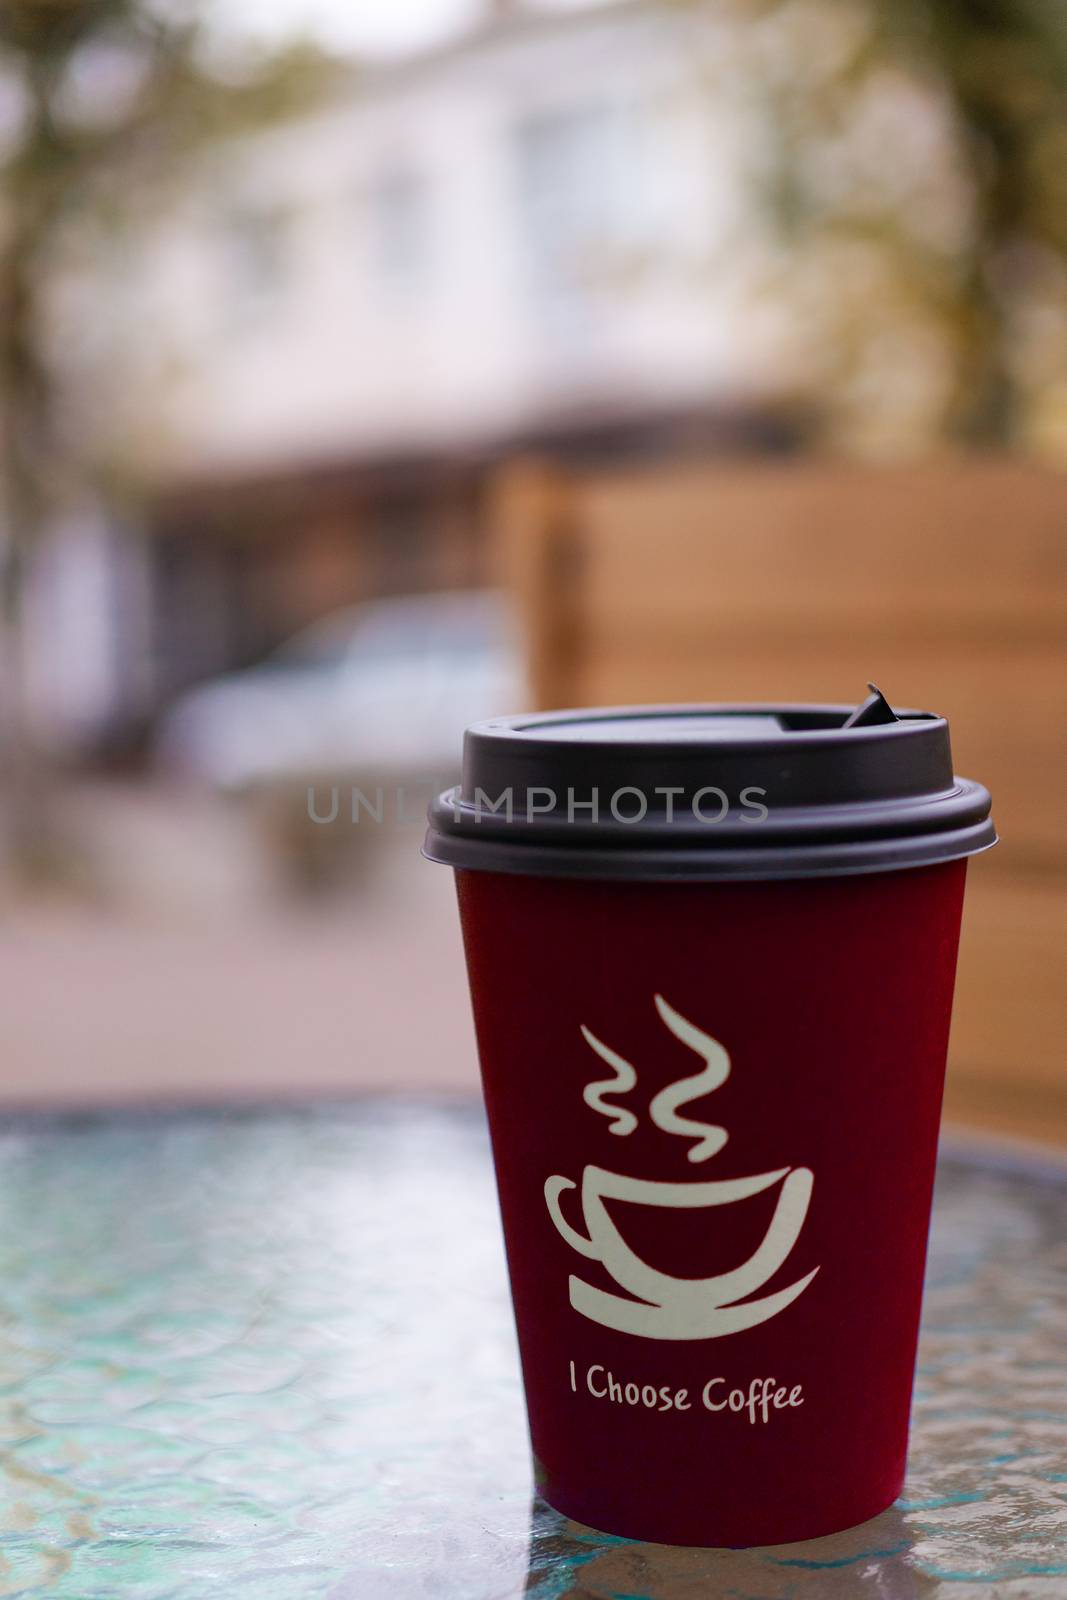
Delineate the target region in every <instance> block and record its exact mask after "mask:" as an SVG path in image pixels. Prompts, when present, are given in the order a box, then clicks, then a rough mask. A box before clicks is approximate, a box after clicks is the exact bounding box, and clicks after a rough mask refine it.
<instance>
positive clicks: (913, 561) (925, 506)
mask: <svg viewBox="0 0 1067 1600" xmlns="http://www.w3.org/2000/svg"><path fill="white" fill-rule="evenodd" d="M575 496H576V516H577V520H578V523H579V524H580V526H581V528H582V540H583V561H584V567H585V571H584V580H585V594H586V604H587V607H588V611H587V615H588V617H589V619H590V620H591V621H593V622H594V623H595V622H596V621H597V620H598V619H610V621H611V623H612V624H613V625H614V626H616V627H618V626H624V625H629V624H641V625H646V626H647V625H648V624H649V623H653V622H656V621H659V622H661V623H663V624H665V625H668V626H670V627H671V628H672V629H673V630H675V631H676V632H677V633H679V634H685V633H687V632H688V633H695V634H696V635H697V636H698V637H699V636H701V635H703V636H706V635H707V633H708V632H709V631H710V630H712V629H718V630H722V631H723V632H724V633H726V634H728V635H730V636H731V637H732V636H734V635H736V634H738V633H741V632H744V631H746V630H747V629H748V628H750V627H751V626H753V625H756V626H759V627H761V628H762V629H764V630H765V631H766V630H767V629H770V628H773V629H774V630H775V631H776V632H778V633H780V634H782V635H783V636H787V637H790V638H794V639H795V638H797V637H803V636H806V635H808V634H809V633H810V632H811V630H812V629H813V628H818V630H819V631H820V633H821V634H823V635H825V634H826V633H827V632H834V631H836V632H840V633H843V634H845V635H847V634H848V633H850V632H852V631H853V630H854V629H855V628H856V627H858V626H861V627H863V628H865V629H866V628H867V627H875V628H881V629H883V630H884V631H887V632H890V633H896V634H897V635H898V636H902V635H906V636H920V637H921V636H923V635H926V636H929V637H934V638H945V637H949V636H956V635H963V636H968V637H981V636H982V634H983V632H984V630H985V629H987V628H988V626H990V625H991V624H994V625H995V626H996V627H997V628H998V630H999V631H1000V632H1001V633H1002V634H1007V633H1011V634H1014V635H1015V636H1023V637H1032V635H1033V632H1034V630H1035V629H1038V630H1046V631H1051V630H1055V629H1057V628H1062V627H1063V626H1064V624H1065V622H1067V477H1064V476H1063V475H1061V474H1059V473H1055V472H1052V471H1046V470H1043V469H1040V468H1037V467H1028V466H1022V465H1018V464H1015V463H1011V462H997V461H975V462H971V461H966V462H958V461H954V462H951V463H945V464H938V465H933V466H930V467H924V468H915V469H885V470H878V469H865V468H862V467H851V466H844V465H841V464H836V463H812V464H808V463H803V464H797V463H783V464H775V465H772V466H760V467H752V466H737V467H722V468H712V467H707V466H688V467H683V466H672V467H671V468H670V469H669V470H664V469H662V468H660V469H657V470H653V471H643V472H631V473H616V474H612V475H601V476H596V477H588V478H585V479H583V480H580V481H579V482H578V483H577V485H576V487H575Z"/></svg>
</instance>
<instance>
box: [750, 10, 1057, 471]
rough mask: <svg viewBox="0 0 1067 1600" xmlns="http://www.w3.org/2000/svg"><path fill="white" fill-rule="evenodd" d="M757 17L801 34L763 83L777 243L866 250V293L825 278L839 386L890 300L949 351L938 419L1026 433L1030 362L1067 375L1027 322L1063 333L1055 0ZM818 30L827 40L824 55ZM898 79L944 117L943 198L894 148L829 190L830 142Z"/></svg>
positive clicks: (793, 250) (860, 254) (796, 251)
mask: <svg viewBox="0 0 1067 1600" xmlns="http://www.w3.org/2000/svg"><path fill="white" fill-rule="evenodd" d="M805 14H806V15H807V16H808V18H809V19H810V22H811V24H812V25H813V26H814V24H815V21H816V19H818V22H819V24H820V27H821V30H822V31H821V32H820V34H819V38H818V39H817V40H815V41H814V42H813V50H812V53H811V56H810V58H808V57H806V55H805V53H804V51H803V49H802V47H801V48H798V42H799V41H802V38H803V19H804V16H805ZM749 17H750V19H754V20H755V22H756V25H757V26H761V25H762V26H769V27H771V28H775V27H783V26H784V27H786V28H789V27H790V26H792V28H793V33H792V35H791V37H792V40H793V60H792V62H791V63H790V65H789V68H788V70H786V71H784V72H780V73H779V74H777V75H776V74H775V73H773V72H772V73H771V74H770V78H769V83H768V110H769V119H770V122H771V125H772V127H773V129H774V134H775V144H774V159H773V161H772V162H771V164H770V171H769V174H768V181H767V183H766V186H765V191H764V192H765V196H766V199H767V203H768V212H769V214H770V215H771V216H772V217H773V218H774V219H775V222H776V225H777V229H778V234H779V238H780V240H781V242H782V245H783V248H784V249H785V251H786V252H787V253H789V254H791V255H792V256H793V257H794V258H796V257H799V258H803V256H804V254H805V252H815V251H820V250H821V251H823V252H826V255H827V259H831V260H837V261H856V260H861V259H862V260H865V261H866V262H867V264H868V265H869V267H870V270H871V272H872V277H873V280H874V281H876V282H877V283H878V285H879V287H878V289H877V292H876V293H874V294H873V295H872V296H871V297H869V298H868V300H867V302H866V304H864V303H863V300H862V298H861V297H858V296H851V297H850V295H849V294H848V293H847V292H844V291H847V289H848V284H847V283H843V282H842V281H841V280H840V279H838V280H837V281H834V278H833V276H831V277H830V278H829V279H828V281H827V283H826V301H825V304H824V305H823V307H822V311H823V314H824V317H825V329H826V336H827V338H828V339H830V340H831V341H833V342H835V344H836V348H837V351H838V356H839V363H838V366H839V371H838V376H839V377H841V379H842V381H843V382H844V383H846V384H847V382H848V379H849V374H850V373H852V372H854V370H855V368H856V364H857V362H860V361H861V360H862V352H863V349H864V348H865V347H866V346H868V345H869V341H870V339H871V338H872V337H873V336H874V335H875V334H876V332H877V330H878V328H879V326H880V325H884V323H883V318H884V317H885V315H886V314H887V313H888V314H889V315H890V316H891V315H892V310H893V306H894V304H895V305H896V307H897V309H898V310H899V311H900V312H901V314H902V315H910V316H911V317H912V318H913V321H914V322H915V323H916V325H917V324H918V323H921V324H922V325H923V327H924V328H926V329H927V330H929V331H930V332H931V333H933V334H934V335H936V337H938V338H939V339H940V340H941V341H942V342H943V344H944V345H945V347H946V348H947V350H948V352H949V357H950V360H951V363H952V367H953V373H954V382H953V384H952V386H951V392H950V393H949V395H948V397H947V400H946V404H945V407H944V412H943V415H942V416H941V418H940V419H939V426H940V427H941V429H942V430H943V431H944V432H945V433H947V434H948V435H950V436H956V437H960V438H963V439H965V440H967V441H970V442H975V443H998V444H1003V443H1007V442H1012V441H1013V440H1019V439H1022V438H1024V437H1025V434H1026V431H1027V410H1028V407H1030V405H1031V401H1032V399H1033V384H1034V382H1035V381H1036V378H1035V371H1036V369H1038V368H1040V374H1039V376H1040V378H1041V381H1042V382H1044V383H1045V385H1046V387H1047V386H1048V385H1049V384H1050V383H1052V382H1055V383H1056V384H1062V378H1061V377H1060V376H1057V375H1056V374H1053V373H1052V372H1051V371H1050V368H1051V365H1052V363H1050V361H1049V360H1048V359H1042V357H1041V353H1040V352H1039V351H1036V350H1034V349H1031V348H1030V345H1031V344H1032V343H1033V339H1032V337H1031V333H1030V332H1028V329H1030V327H1031V324H1035V325H1036V324H1037V323H1040V324H1041V326H1042V328H1043V329H1044V330H1045V333H1046V336H1047V337H1049V338H1052V337H1054V338H1055V340H1056V341H1058V342H1060V343H1062V342H1064V333H1063V327H1064V322H1065V319H1067V290H1065V282H1067V7H1065V6H1064V5H1063V0H826V3H825V4H818V3H811V4H809V3H807V0H753V4H752V6H751V8H750V9H749ZM827 37H830V38H831V39H832V40H833V41H834V46H833V48H831V49H830V50H828V51H825V50H824V49H823V48H821V46H824V45H825V40H826V38H827ZM827 56H828V57H829V59H826V57H827ZM890 77H891V78H892V79H893V80H894V81H895V82H896V84H897V85H898V86H899V87H900V89H901V90H903V89H905V88H907V87H908V86H911V87H913V88H915V89H917V90H918V91H919V92H920V93H921V94H922V95H923V96H924V97H925V99H926V102H927V104H928V105H929V106H930V107H931V108H932V109H933V110H934V112H935V113H936V114H937V116H938V117H939V118H940V121H941V124H942V126H943V129H944V133H945V144H946V146H947V149H948V157H947V163H948V165H950V166H951V167H952V168H953V169H954V170H953V173H952V192H951V193H949V192H948V190H947V189H946V191H945V193H944V194H943V195H942V196H941V197H940V198H939V197H938V196H937V194H936V193H935V192H934V190H933V187H932V184H933V178H932V176H931V178H930V179H929V181H928V182H927V180H925V179H924V178H923V175H922V174H919V176H918V178H915V179H913V180H912V183H911V186H910V187H909V186H908V185H907V184H903V185H898V186H897V187H896V189H894V179H895V178H896V177H898V176H899V174H900V171H901V165H900V152H899V151H898V150H897V149H895V148H894V147H893V145H892V143H889V144H887V146H886V148H885V149H884V151H883V152H882V153H881V161H880V170H878V171H875V172H874V173H873V175H872V174H868V179H867V181H866V182H864V183H856V184H855V185H852V186H849V185H848V184H845V185H841V186H839V187H838V188H837V189H836V190H834V191H833V192H828V190H827V186H826V184H825V183H824V181H823V179H824V175H825V167H826V153H827V149H828V148H829V147H830V145H831V144H832V143H834V141H838V142H840V143H843V142H847V140H848V137H849V134H850V130H851V129H852V128H853V127H854V126H855V125H856V123H857V121H858V119H859V118H860V116H861V115H862V112H863V108H864V105H865V104H866V103H868V102H869V99H870V96H871V93H872V92H873V91H874V90H876V88H877V86H878V85H879V84H880V83H881V84H884V83H885V82H886V81H887V79H888V78H890ZM954 205H955V206H957V207H962V215H961V217H960V219H959V221H958V222H957V223H956V225H955V227H954V228H953V227H948V228H942V229H939V228H938V227H937V226H936V221H937V218H936V212H937V210H938V208H939V207H940V212H941V216H942V218H945V217H947V216H948V215H949V214H950V213H951V210H952V207H953V206H954ZM931 213H933V214H934V215H933V218H932V224H933V225H930V224H931ZM835 251H836V254H835ZM849 252H851V254H849ZM864 253H865V254H864ZM879 296H883V297H884V304H883V303H880V301H879ZM1049 330H1052V332H1049ZM1028 341H1029V343H1028Z"/></svg>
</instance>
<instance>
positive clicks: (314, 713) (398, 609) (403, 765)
mask: <svg viewBox="0 0 1067 1600" xmlns="http://www.w3.org/2000/svg"><path fill="white" fill-rule="evenodd" d="M525 704H526V685H525V682H524V673H523V668H522V660H521V652H520V649H519V646H518V642H517V638H516V631H515V629H514V627H513V624H512V621H511V618H510V615H509V612H508V608H507V605H506V602H505V601H504V599H503V597H502V596H501V595H499V594H496V593H493V592H491V591H471V592H456V593H444V594H430V595H413V596H409V597H405V598H403V599H395V600H379V601H374V602H372V603H369V604H367V605H363V606H357V607H353V608H351V609H348V610H345V611H339V612H335V613H334V614H332V615H331V616H329V617H326V618H324V619H323V620H322V621H321V622H317V623H315V624H314V625H313V626H312V627H310V628H307V629H305V630H304V631H303V632H302V633H300V634H298V635H296V637H295V638H293V639H292V640H290V641H289V643H288V644H286V645H284V646H283V647H282V648H281V649H280V650H278V651H277V652H276V653H275V654H274V655H273V656H270V657H269V658H268V659H267V660H266V661H264V662H263V663H262V664H261V665H259V666H256V667H252V668H250V669H249V670H247V671H245V672H237V673H233V674H230V675H229V676H227V677H224V678H219V679H216V680H215V681H213V682H211V683H207V684H203V685H201V686H200V687H199V688H196V689H193V690H191V691H190V692H189V693H188V694H186V695H184V696H183V697H182V698H181V699H180V700H179V701H177V702H176V703H175V705H174V706H173V707H172V708H171V710H170V711H169V712H168V713H167V715H166V716H165V717H164V719H163V721H162V724H161V727H160V733H159V743H158V750H159V755H160V759H161V761H162V762H163V764H164V765H165V766H166V768H167V769H168V770H170V771H172V772H176V773H178V774H179V775H182V776H186V777H192V778H195V779H198V780H200V781H201V782H206V783H208V784H210V785H212V786H213V787H215V788H217V789H220V790H224V791H230V792H233V791H241V790H247V789H252V788H258V787H261V786H272V785H287V784H301V783H308V782H313V781H315V780H318V779H324V778H329V779H333V780H336V779H338V778H346V779H351V780H352V781H353V782H357V783H358V782H362V781H363V780H365V779H367V778H370V777H377V776H383V775H384V776H389V777H392V776H394V775H410V776H413V777H417V778H421V779H428V778H430V777H440V778H441V779H442V781H445V780H451V778H452V777H453V776H454V775H455V774H456V772H457V771H458V768H459V757H460V749H461V743H462V735H463V729H464V728H465V727H466V725H467V724H468V723H469V722H476V721H479V720H481V719H482V718H484V717H490V716H496V715H499V714H501V713H504V712H509V711H514V710H515V709H516V708H519V709H521V708H522V706H523V705H525Z"/></svg>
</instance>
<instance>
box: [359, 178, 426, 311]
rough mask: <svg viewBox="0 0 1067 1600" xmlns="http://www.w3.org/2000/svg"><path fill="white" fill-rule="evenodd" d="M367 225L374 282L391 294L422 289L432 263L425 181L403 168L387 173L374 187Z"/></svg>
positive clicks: (402, 293)
mask: <svg viewBox="0 0 1067 1600" xmlns="http://www.w3.org/2000/svg"><path fill="white" fill-rule="evenodd" d="M368 225H369V231H370V261H371V270H372V273H373V276H374V279H375V281H376V282H377V283H378V284H379V285H381V287H382V288H383V289H385V290H386V291H387V292H388V293H390V294H400V295H407V294H410V293H412V292H413V291H415V290H418V289H420V288H422V287H423V286H424V285H425V282H426V278H427V274H428V269H429V263H430V239H429V232H430V197H429V186H428V184H427V182H426V180H425V179H424V178H422V177H421V176H420V175H419V174H418V173H417V172H411V171H407V170H403V169H398V170H397V171H394V172H389V173H386V174H385V175H384V176H383V177H382V178H381V179H379V181H378V182H377V183H376V184H375V185H374V187H373V189H372V190H371V194H370V204H369V211H368Z"/></svg>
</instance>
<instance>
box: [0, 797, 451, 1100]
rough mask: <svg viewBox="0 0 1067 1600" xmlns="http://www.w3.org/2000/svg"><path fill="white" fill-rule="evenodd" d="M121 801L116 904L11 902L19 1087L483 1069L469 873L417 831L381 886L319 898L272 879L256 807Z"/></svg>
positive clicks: (234, 1086)
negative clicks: (455, 879) (294, 892)
mask: <svg viewBox="0 0 1067 1600" xmlns="http://www.w3.org/2000/svg"><path fill="white" fill-rule="evenodd" d="M100 798H101V797H99V796H95V797H93V799H94V802H99V801H100ZM91 810H92V806H91V805H90V806H89V807H88V808H87V811H86V817H87V824H86V825H87V830H88V832H89V834H90V835H92V834H93V826H94V824H93V821H92V819H91V818H90V817H89V812H91ZM103 810H104V813H105V814H106V819H107V825H106V826H100V825H99V824H100V819H99V817H97V818H96V825H97V836H96V837H95V839H94V847H95V848H96V849H97V853H98V856H99V858H100V859H99V861H98V865H99V866H100V868H101V873H102V876H103V879H104V881H105V884H107V886H108V892H107V893H106V895H105V897H104V899H103V901H102V903H100V904H97V905H92V904H85V903H79V902H78V901H76V900H71V901H69V902H55V903H47V902H46V903H40V904H29V905H19V906H14V907H12V906H8V907H7V908H5V909H4V910H3V911H0V972H2V973H3V987H2V994H3V1002H2V1005H0V1102H2V1103H4V1104H8V1105H10V1104H22V1105H55V1104H63V1103H68V1104H82V1105H85V1104H95V1103H100V1102H106V1101H124V1102H128V1101H159V1100H175V1099H177V1100H193V1101H201V1100H209V1099H216V1098H218V1099H223V1098H228V1099H232V1098H235V1097H247V1098H251V1099H255V1098H261V1097H274V1096H278V1095H295V1096H301V1097H305V1096H308V1095H311V1094H326V1095H332V1094H342V1095H345V1094H351V1093H355V1092H358V1091H361V1090H365V1089H389V1090H397V1089H412V1090H416V1089H417V1090H427V1089H430V1090H445V1091H450V1090H464V1091H465V1090H469V1089H473V1088H474V1087H475V1085H476V1076H477V1069H476V1063H475V1054H474V1042H473V1033H472V1029H471V1024H470V1019H469V1014H468V1002H467V994H466V987H465V984H466V980H465V974H464V970H463V958H462V951H461V948H460V940H459V925H458V919H457V916H456V910H455V902H454V895H453V888H452V882H451V874H449V873H448V872H446V871H444V870H443V869H441V868H437V867H433V866H431V865H430V864H429V863H427V862H425V861H423V860H422V859H421V858H420V857H419V855H418V846H419V833H418V830H417V829H407V830H405V831H404V832H403V833H402V834H399V833H398V834H397V835H395V836H394V837H393V838H391V839H390V840H388V841H383V846H384V847H383V849H382V852H381V859H379V860H377V861H376V862H375V863H374V870H373V871H372V872H370V873H369V874H368V881H367V883H366V885H365V887H364V888H363V889H359V888H358V887H350V888H348V889H346V890H344V892H343V893H339V894H338V896H337V897H335V898H334V899H332V900H326V901H325V902H321V903H315V902H310V903H301V902H299V901H286V900H285V899H283V898H282V896H281V895H280V894H279V892H278V891H277V887H276V886H275V885H271V884H269V883H264V882H263V881H261V878H262V873H261V870H260V868H257V865H256V861H255V850H254V848H253V847H252V846H251V844H250V843H249V840H248V837H247V832H246V823H245V821H244V820H243V819H241V818H240V816H239V815H236V814H235V815H233V816H218V817H214V818H212V817H210V816H209V815H207V814H204V815H199V816H197V815H195V807H194V808H190V809H189V810H188V811H187V810H186V809H183V808H181V807H179V808H177V816H175V815H174V814H171V812H170V810H169V802H167V803H159V804H157V803H156V802H155V801H154V800H153V798H152V797H151V796H149V797H145V796H139V795H129V794H127V795H124V796H117V797H115V804H113V805H112V804H110V803H108V804H106V805H105V806H104V808H103ZM116 816H118V818H119V820H120V821H121V827H118V828H116V827H115V823H116ZM176 823H177V824H180V825H179V826H176V825H175V824H176ZM109 829H110V830H111V831H110V832H109ZM120 842H121V849H119V843H120ZM242 851H243V852H244V854H245V856H246V858H247V859H244V860H243V861H242V860H241V855H242ZM183 852H184V855H183ZM212 853H214V856H215V857H216V859H215V860H214V864H212ZM120 858H124V860H123V865H122V871H121V872H120V871H119V870H118V864H119V862H120ZM109 862H110V863H111V865H112V868H113V869H114V870H113V871H112V872H111V877H110V879H109V877H108V871H107V867H108V863H109ZM260 867H261V864H260Z"/></svg>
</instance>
